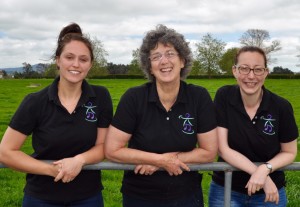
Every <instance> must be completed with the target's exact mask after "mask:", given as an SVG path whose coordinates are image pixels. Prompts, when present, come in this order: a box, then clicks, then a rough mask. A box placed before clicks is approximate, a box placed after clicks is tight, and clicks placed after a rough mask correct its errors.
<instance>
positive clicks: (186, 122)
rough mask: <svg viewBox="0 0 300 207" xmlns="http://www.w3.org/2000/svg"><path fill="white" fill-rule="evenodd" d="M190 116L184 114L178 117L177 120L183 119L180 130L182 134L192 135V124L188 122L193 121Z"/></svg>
mask: <svg viewBox="0 0 300 207" xmlns="http://www.w3.org/2000/svg"><path fill="white" fill-rule="evenodd" d="M190 116H191V115H190V114H189V113H186V114H185V116H183V115H180V116H179V117H178V118H179V119H183V120H184V121H183V124H182V126H183V129H182V130H181V131H182V132H183V133H185V134H194V130H193V128H192V127H193V124H192V123H191V121H190V120H192V119H194V118H191V117H190Z"/></svg>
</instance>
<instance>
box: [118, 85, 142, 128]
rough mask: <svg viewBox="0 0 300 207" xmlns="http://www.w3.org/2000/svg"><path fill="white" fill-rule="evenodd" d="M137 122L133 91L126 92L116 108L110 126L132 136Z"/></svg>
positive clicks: (135, 100) (135, 99) (135, 101)
mask: <svg viewBox="0 0 300 207" xmlns="http://www.w3.org/2000/svg"><path fill="white" fill-rule="evenodd" d="M136 120H137V98H136V96H135V93H134V90H133V89H129V90H127V91H126V92H125V93H124V94H123V95H122V97H121V99H120V102H119V104H118V106H117V109H116V112H115V115H114V118H113V121H112V125H113V126H114V127H116V128H118V129H120V130H121V131H124V132H126V133H128V134H132V133H133V131H134V129H135V126H136Z"/></svg>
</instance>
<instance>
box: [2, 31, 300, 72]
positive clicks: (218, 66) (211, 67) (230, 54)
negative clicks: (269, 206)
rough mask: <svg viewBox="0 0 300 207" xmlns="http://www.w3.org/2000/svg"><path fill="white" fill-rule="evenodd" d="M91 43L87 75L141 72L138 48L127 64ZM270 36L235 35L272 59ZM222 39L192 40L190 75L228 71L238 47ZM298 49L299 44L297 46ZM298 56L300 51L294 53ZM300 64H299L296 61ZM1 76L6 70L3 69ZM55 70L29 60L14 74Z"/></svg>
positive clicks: (275, 47)
mask: <svg viewBox="0 0 300 207" xmlns="http://www.w3.org/2000/svg"><path fill="white" fill-rule="evenodd" d="M90 39H91V42H92V44H93V47H94V56H95V61H94V64H93V66H92V69H91V70H90V72H89V75H88V77H89V78H95V77H100V76H107V75H139V76H142V75H143V73H142V71H141V70H140V68H139V61H138V56H139V48H137V49H135V50H133V51H132V60H131V62H130V63H129V64H126V65H125V64H114V63H112V62H107V59H106V57H107V56H108V52H107V51H106V50H105V48H104V44H103V43H102V42H101V41H100V40H98V39H97V38H96V37H94V38H90ZM269 40H270V34H269V32H268V31H267V30H261V29H248V30H247V31H246V32H244V33H243V35H242V36H241V38H240V39H239V41H240V44H241V46H258V47H260V48H262V49H263V50H264V51H265V52H266V54H267V58H268V62H269V64H270V63H276V61H277V60H276V59H275V58H272V56H271V55H272V54H273V53H275V52H277V51H279V50H281V49H282V48H281V43H280V41H279V40H273V41H272V42H270V41H269ZM226 45H227V44H226V43H225V42H223V41H222V40H219V39H217V38H214V37H213V36H212V34H210V33H207V34H206V35H204V36H203V37H202V39H201V41H200V42H198V43H196V44H195V46H196V50H195V51H194V62H193V66H192V71H191V74H190V75H193V76H197V75H207V76H209V77H210V76H214V75H231V73H232V72H231V71H232V70H231V69H232V66H233V65H234V57H235V54H236V52H237V50H238V48H236V47H233V48H229V49H226V50H225V47H226ZM298 50H299V51H300V48H298ZM297 57H299V59H300V55H297ZM297 66H300V65H297ZM3 73H4V76H6V75H7V73H6V72H5V71H4V72H3ZM57 73H58V70H57V68H56V65H55V63H54V62H53V63H51V64H42V63H39V64H38V65H37V66H36V69H35V70H34V69H33V67H32V66H31V64H29V63H27V62H24V63H23V71H22V72H15V73H14V74H13V76H14V78H53V77H55V76H56V75H57ZM271 74H293V72H292V71H291V70H289V69H288V68H282V67H281V66H276V67H274V68H273V70H271Z"/></svg>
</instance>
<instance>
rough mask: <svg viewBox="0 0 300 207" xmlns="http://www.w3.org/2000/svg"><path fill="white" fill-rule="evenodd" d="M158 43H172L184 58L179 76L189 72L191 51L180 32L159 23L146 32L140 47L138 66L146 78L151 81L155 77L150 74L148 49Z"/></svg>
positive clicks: (151, 48) (191, 58)
mask: <svg viewBox="0 0 300 207" xmlns="http://www.w3.org/2000/svg"><path fill="white" fill-rule="evenodd" d="M158 43H162V44H164V45H169V44H170V45H172V46H174V48H175V49H176V51H177V52H178V54H179V57H180V58H181V59H182V60H184V67H183V68H182V69H181V72H180V78H181V79H185V78H186V77H187V75H188V74H189V72H190V70H191V66H192V62H193V55H192V51H191V49H190V47H189V42H187V41H186V40H185V38H184V36H183V35H182V34H179V33H178V32H176V31H175V30H174V29H170V28H168V27H166V26H165V25H162V24H159V25H157V26H156V29H154V30H150V31H149V32H147V34H146V36H145V37H144V39H143V42H142V45H141V47H140V53H139V58H140V60H139V61H140V66H141V69H142V71H143V72H144V74H145V75H146V77H147V78H148V80H150V81H153V80H154V79H155V77H154V76H153V75H152V74H151V61H150V59H149V56H150V51H151V50H153V49H154V48H156V47H157V44H158Z"/></svg>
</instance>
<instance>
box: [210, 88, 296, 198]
mask: <svg viewBox="0 0 300 207" xmlns="http://www.w3.org/2000/svg"><path fill="white" fill-rule="evenodd" d="M214 102H215V105H216V109H217V120H218V126H221V127H224V128H226V129H228V145H229V146H230V148H232V149H234V150H236V151H238V152H240V153H241V154H243V155H245V156H246V157H247V158H248V159H249V160H251V161H252V162H267V161H269V160H270V159H271V158H273V157H274V156H275V155H277V154H278V153H279V152H280V149H281V148H280V143H286V142H291V141H293V140H295V139H297V137H298V128H297V126H296V121H295V118H294V115H293V109H292V106H291V104H290V103H289V102H288V101H287V100H285V99H283V98H282V97H279V96H277V95H276V94H274V93H272V92H270V91H269V90H267V89H266V88H264V87H263V98H262V101H261V104H260V106H259V108H258V110H257V112H256V115H255V116H254V118H253V119H252V120H251V119H250V117H249V116H248V114H247V112H246V110H245V108H244V105H243V102H242V98H241V94H240V89H239V87H238V86H224V87H221V88H220V89H219V90H218V91H217V93H216V96H215V100H214ZM219 160H220V161H223V160H222V158H220V159H219ZM270 176H271V177H272V179H273V181H274V182H275V184H276V185H277V187H279V188H280V187H282V186H283V185H284V182H285V181H284V174H283V172H282V171H276V172H274V173H272V174H271V175H270ZM213 179H214V181H216V182H217V183H218V184H222V185H223V183H224V173H223V172H214V177H213ZM249 179H250V176H249V175H248V174H247V173H245V172H237V171H235V172H233V178H232V189H233V190H235V191H239V192H242V193H245V194H247V189H245V186H246V184H247V182H248V180H249Z"/></svg>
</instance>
